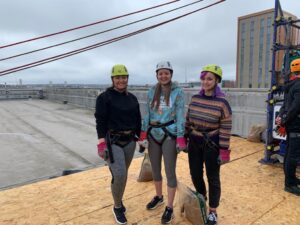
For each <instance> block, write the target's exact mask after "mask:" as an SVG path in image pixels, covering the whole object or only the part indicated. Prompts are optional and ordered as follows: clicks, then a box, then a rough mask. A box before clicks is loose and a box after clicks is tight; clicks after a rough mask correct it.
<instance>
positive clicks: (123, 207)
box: [121, 202, 126, 214]
mask: <svg viewBox="0 0 300 225" xmlns="http://www.w3.org/2000/svg"><path fill="white" fill-rule="evenodd" d="M121 204H122V206H121V209H122V210H123V213H124V214H126V207H125V206H124V205H123V202H121Z"/></svg>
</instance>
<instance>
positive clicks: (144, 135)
mask: <svg viewBox="0 0 300 225" xmlns="http://www.w3.org/2000/svg"><path fill="white" fill-rule="evenodd" d="M146 139H147V132H146V131H141V133H140V137H139V141H141V142H142V141H144V140H146Z"/></svg>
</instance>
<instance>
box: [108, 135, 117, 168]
mask: <svg viewBox="0 0 300 225" xmlns="http://www.w3.org/2000/svg"><path fill="white" fill-rule="evenodd" d="M106 144H107V149H108V157H109V160H110V163H114V162H115V160H114V155H113V151H112V148H111V145H112V144H113V140H111V137H110V132H107V133H106Z"/></svg>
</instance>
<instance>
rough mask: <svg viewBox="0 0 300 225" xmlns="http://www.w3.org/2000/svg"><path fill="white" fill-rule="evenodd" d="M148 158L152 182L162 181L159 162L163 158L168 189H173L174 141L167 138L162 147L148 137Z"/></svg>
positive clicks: (174, 174)
mask: <svg viewBox="0 0 300 225" xmlns="http://www.w3.org/2000/svg"><path fill="white" fill-rule="evenodd" d="M148 152H149V157H150V162H151V166H152V174H153V180H154V181H162V176H161V160H162V156H163V157H164V165H165V172H166V176H167V185H168V187H171V188H175V187H176V186H177V180H176V160H177V151H176V140H174V139H172V138H170V137H167V138H166V140H165V141H164V142H163V144H162V145H159V144H157V143H156V142H155V141H154V140H153V139H152V138H151V137H149V149H148Z"/></svg>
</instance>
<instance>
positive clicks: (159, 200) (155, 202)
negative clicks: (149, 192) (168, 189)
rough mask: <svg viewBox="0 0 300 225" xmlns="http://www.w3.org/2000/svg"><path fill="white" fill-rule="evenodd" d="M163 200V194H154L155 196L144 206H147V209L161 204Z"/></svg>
mask: <svg viewBox="0 0 300 225" xmlns="http://www.w3.org/2000/svg"><path fill="white" fill-rule="evenodd" d="M163 202H164V196H161V198H160V197H158V196H155V197H154V198H153V199H152V200H151V202H149V203H148V204H147V206H146V208H147V209H148V210H151V209H155V208H156V207H157V206H160V205H161V204H163Z"/></svg>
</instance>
